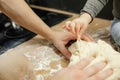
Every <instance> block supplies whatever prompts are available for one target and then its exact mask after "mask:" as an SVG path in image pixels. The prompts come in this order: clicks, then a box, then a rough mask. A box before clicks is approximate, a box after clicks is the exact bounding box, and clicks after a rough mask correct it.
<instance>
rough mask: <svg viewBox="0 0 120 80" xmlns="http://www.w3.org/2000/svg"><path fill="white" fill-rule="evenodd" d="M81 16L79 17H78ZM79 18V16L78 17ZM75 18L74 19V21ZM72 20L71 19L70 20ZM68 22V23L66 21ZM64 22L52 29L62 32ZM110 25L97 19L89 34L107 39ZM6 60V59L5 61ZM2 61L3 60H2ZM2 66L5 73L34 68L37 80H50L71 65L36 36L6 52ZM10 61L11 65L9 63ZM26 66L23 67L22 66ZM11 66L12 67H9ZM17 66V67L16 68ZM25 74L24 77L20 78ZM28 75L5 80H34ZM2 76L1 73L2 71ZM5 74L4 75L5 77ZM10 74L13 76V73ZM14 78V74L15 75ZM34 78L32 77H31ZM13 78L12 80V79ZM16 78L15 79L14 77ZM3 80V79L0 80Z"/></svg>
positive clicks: (50, 45)
mask: <svg viewBox="0 0 120 80" xmlns="http://www.w3.org/2000/svg"><path fill="white" fill-rule="evenodd" d="M78 16H79V15H78ZM76 17H77V16H76ZM74 18H75V17H73V18H72V19H74ZM68 20H71V19H68ZM64 22H66V21H64ZM64 22H62V23H60V24H58V25H56V26H54V27H53V28H52V29H54V30H57V31H62V30H63V29H62V26H63V25H64ZM109 25H110V22H109V21H107V20H102V19H95V20H94V21H93V23H92V24H90V27H89V28H88V30H87V31H88V32H89V33H90V34H91V35H92V36H93V37H95V38H97V39H99V38H103V37H104V38H105V37H107V36H108V35H109V30H108V29H109ZM105 39H106V41H107V42H109V38H105ZM3 58H4V59H3ZM1 59H2V60H1ZM6 59H7V60H6ZM0 61H1V62H0V65H2V64H3V65H5V64H6V67H2V68H1V66H0V70H1V69H2V70H3V72H5V71H6V70H7V69H9V70H12V71H16V70H17V68H19V69H22V68H24V67H26V68H27V67H28V68H29V67H32V68H33V72H35V75H36V76H35V77H36V80H50V78H51V76H52V75H53V74H54V73H55V72H57V71H58V70H60V69H62V68H63V67H66V66H67V65H68V63H69V61H68V60H66V59H65V58H64V57H63V56H61V53H60V52H59V51H58V50H57V49H56V48H55V47H54V46H53V44H51V43H50V42H49V41H47V40H45V39H43V38H42V37H41V36H36V37H34V38H32V39H31V40H29V41H26V42H25V43H23V44H21V45H19V46H17V47H15V48H13V49H10V50H9V51H7V52H5V53H4V54H3V55H1V56H0ZM6 61H8V62H9V63H7V62H6ZM20 63H21V64H26V63H27V64H26V65H22V67H21V64H20ZM9 64H11V65H12V67H9V66H10V65H9ZM16 66H17V67H16ZM22 72H23V75H24V76H23V77H21V76H20V74H22ZM27 72H28V75H27V74H26V69H25V70H23V69H22V71H20V72H19V74H17V76H16V78H17V79H12V78H11V77H8V76H3V77H7V78H8V79H5V80H22V79H18V77H21V78H24V77H25V78H24V79H23V80H32V79H28V78H27V77H26V76H31V75H29V73H31V72H30V71H29V70H28V71H27ZM0 74H1V71H0ZM5 74H6V72H5ZM5 74H3V75H5ZM8 74H10V75H11V74H13V73H12V72H11V71H9V72H8ZM13 76H14V74H13ZM31 77H32V76H31ZM10 78H11V79H10ZM13 78H14V77H13ZM0 80H1V79H0Z"/></svg>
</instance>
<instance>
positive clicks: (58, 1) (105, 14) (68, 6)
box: [27, 0, 113, 20]
mask: <svg viewBox="0 0 120 80" xmlns="http://www.w3.org/2000/svg"><path fill="white" fill-rule="evenodd" d="M27 1H28V2H29V3H30V4H34V5H38V6H44V7H50V8H56V9H60V10H65V11H70V12H75V13H79V12H80V10H81V9H82V8H83V6H84V5H85V3H86V1H87V0H27ZM112 1H113V0H109V3H108V4H107V5H106V6H105V7H104V8H103V10H102V11H101V12H100V13H99V14H98V16H97V17H99V18H104V19H109V20H112V19H113V15H112Z"/></svg>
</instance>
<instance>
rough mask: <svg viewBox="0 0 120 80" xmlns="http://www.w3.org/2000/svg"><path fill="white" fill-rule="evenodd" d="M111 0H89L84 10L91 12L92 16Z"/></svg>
mask: <svg viewBox="0 0 120 80" xmlns="http://www.w3.org/2000/svg"><path fill="white" fill-rule="evenodd" d="M108 1H109V0H87V2H86V4H85V6H84V8H83V9H82V11H85V12H87V13H89V14H90V15H91V16H92V17H95V16H97V14H98V13H99V12H100V11H101V10H102V8H103V7H104V6H105V5H106V4H107V3H108Z"/></svg>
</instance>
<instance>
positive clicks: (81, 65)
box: [71, 57, 94, 69]
mask: <svg viewBox="0 0 120 80" xmlns="http://www.w3.org/2000/svg"><path fill="white" fill-rule="evenodd" d="M93 59H94V58H93V57H91V58H85V59H82V60H81V61H80V62H78V63H76V64H75V65H73V66H71V67H74V68H76V69H84V68H85V67H86V66H87V65H88V64H89V63H90V62H91V61H92V60H93Z"/></svg>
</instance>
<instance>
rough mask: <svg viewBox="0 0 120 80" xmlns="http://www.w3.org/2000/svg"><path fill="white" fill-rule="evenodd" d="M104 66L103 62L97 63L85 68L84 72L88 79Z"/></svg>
mask: <svg viewBox="0 0 120 80" xmlns="http://www.w3.org/2000/svg"><path fill="white" fill-rule="evenodd" d="M105 66H106V63H105V62H99V63H96V64H93V65H92V66H90V67H88V68H86V69H85V70H84V71H85V72H86V75H87V76H88V77H89V76H92V75H94V74H96V73H97V72H99V71H100V70H102V69H103V68H104V67H105Z"/></svg>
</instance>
